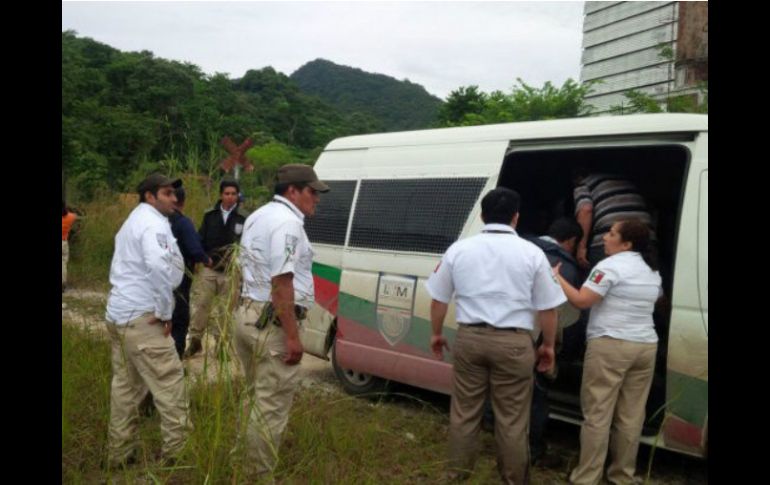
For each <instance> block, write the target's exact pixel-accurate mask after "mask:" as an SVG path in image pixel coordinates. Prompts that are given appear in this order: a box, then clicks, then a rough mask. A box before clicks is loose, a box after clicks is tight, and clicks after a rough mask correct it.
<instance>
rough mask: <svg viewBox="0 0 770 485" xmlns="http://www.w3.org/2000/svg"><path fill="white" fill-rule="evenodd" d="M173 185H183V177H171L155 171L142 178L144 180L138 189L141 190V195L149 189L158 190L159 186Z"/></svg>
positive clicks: (176, 186)
mask: <svg viewBox="0 0 770 485" xmlns="http://www.w3.org/2000/svg"><path fill="white" fill-rule="evenodd" d="M167 186H171V187H173V188H175V189H176V188H178V187H181V186H182V179H171V178H168V177H166V176H165V175H163V174H160V173H153V174H151V175H148V176H147V178H145V179H144V180H142V182H141V183H140V184H139V187H137V189H136V191H137V192H139V195H142V194H143V193H145V192H147V191H148V190H149V191H151V192H152V191H153V190H156V189H157V188H159V187H167Z"/></svg>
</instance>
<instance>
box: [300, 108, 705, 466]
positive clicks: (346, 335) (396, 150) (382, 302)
mask: <svg viewBox="0 0 770 485" xmlns="http://www.w3.org/2000/svg"><path fill="white" fill-rule="evenodd" d="M578 167H582V168H584V169H588V170H594V171H603V172H611V173H617V174H622V175H624V176H626V177H627V178H629V179H630V180H632V181H633V182H635V184H636V185H637V187H638V188H639V189H640V191H641V192H642V194H643V195H644V197H645V199H646V200H647V202H648V204H649V206H650V209H651V213H652V215H653V219H654V223H655V225H656V231H657V234H658V251H659V259H660V273H661V275H662V277H663V289H664V292H665V294H666V296H668V297H669V298H670V300H671V302H672V306H671V311H670V314H666V315H662V316H659V317H658V318H657V319H656V326H657V332H658V335H659V337H660V345H659V358H658V362H657V368H656V374H655V379H654V383H653V388H652V391H651V392H650V398H649V401H648V407H647V416H648V420H647V422H646V424H645V429H644V432H643V438H642V439H643V441H644V442H646V443H649V444H653V443H655V444H656V445H657V446H662V447H665V448H668V449H672V450H676V451H680V452H683V453H687V454H691V455H696V456H704V455H705V450H706V443H707V436H708V116H707V115H690V114H648V115H631V116H616V117H591V118H580V119H567V120H553V121H537V122H525V123H509V124H500V125H487V126H477V127H461V128H445V129H433V130H421V131H410V132H402V133H386V134H377V135H362V136H352V137H346V138H339V139H336V140H334V141H332V142H331V143H329V145H328V146H327V147H326V149H325V150H324V151H323V153H322V154H321V155H320V157H319V158H318V161H317V162H316V164H315V170H316V172H317V173H318V176H319V177H320V178H321V179H322V180H324V181H325V182H326V183H327V184H329V186H330V187H331V189H332V190H331V192H329V193H327V194H324V195H323V196H322V198H321V202H320V204H319V206H318V208H317V211H316V216H315V217H314V218H312V219H309V220H308V222H307V224H306V226H307V232H308V235H309V237H310V240H311V242H312V243H313V247H314V249H315V253H316V254H315V258H314V259H315V263H314V265H313V273H314V279H315V288H316V301H317V305H316V307H315V309H314V310H313V312H314V313H315V315H313V318H325V319H333V320H334V322H335V325H336V338H335V339H334V340H333V342H331V341H330V342H329V345H330V346H332V347H333V351H332V362H333V365H334V368H335V372H336V373H337V375H338V377H339V378H340V380H341V382H342V385H343V386H344V387H345V389H346V390H348V392H351V393H353V394H362V393H370V392H374V391H379V390H382V389H383V388H384V387H383V386H384V385H385V384H386V383H387V382H388V381H398V382H403V383H406V384H410V385H413V386H418V387H422V388H426V389H431V390H434V391H438V392H443V393H446V394H449V393H450V392H451V374H452V370H451V365H452V354H451V353H445V360H444V361H438V360H435V359H434V358H433V356H432V354H431V352H430V349H429V347H428V344H429V337H430V297H429V295H428V293H427V292H426V290H425V288H424V283H425V279H426V278H427V277H428V276H429V275H430V274H431V272H432V271H433V269H434V268H435V267H436V265H437V263H438V262H439V260H440V258H441V255H442V254H443V253H444V251H445V250H446V249H447V248H448V247H449V245H450V244H452V243H453V242H454V241H456V240H457V239H461V238H464V237H468V236H470V235H473V234H476V233H478V232H479V231H480V230H481V227H482V221H481V218H480V199H481V197H482V196H483V195H484V194H485V193H486V192H487V191H489V190H491V189H493V188H495V187H497V186H505V187H509V188H512V189H514V190H516V191H517V192H518V193H519V194H520V195H521V199H522V203H521V211H520V212H521V216H520V219H519V225H518V227H517V231H518V232H519V234H522V235H525V234H531V235H541V234H543V233H545V230H546V228H547V227H548V225H549V223H550V222H551V221H553V220H554V219H555V218H557V217H559V216H562V215H568V216H571V215H573V213H574V202H573V196H572V194H573V190H572V189H573V186H572V177H571V174H572V173H573V171H574V170H575V169H576V168H578ZM327 321H328V320H327ZM570 328H575V330H574V332H577V333H576V334H575V335H573V337H572V338H573V343H574V342H577V344H576V345H573V346H572V350H571V355H566V356H560V358H559V359H560V360H559V366H560V371H559V378H558V379H557V380H556V382H555V383H554V388H553V390H552V392H551V393H550V397H551V406H552V407H551V411H552V412H551V416H552V417H553V418H556V419H561V420H565V421H569V422H573V423H580V422H581V419H582V416H581V413H580V400H579V388H580V378H581V372H582V357H583V355H582V354H583V352H584V351H585V338H584V332H585V328H584V327H583V329H582V331H583V334H582V335H580V333H579V332H580V328H579V326H573V327H570ZM456 329H457V324H456V322H455V319H454V308H453V306H450V309H449V313H448V315H447V319H446V322H445V325H444V335H445V336H447V337H448V338H449V339H450V346H451V339H452V338H453V337H454V332H455V331H456ZM566 339H567V336H566V335H565V340H566ZM565 350H566V346H565ZM568 354H569V352H568ZM663 410H665V412H662V411H663Z"/></svg>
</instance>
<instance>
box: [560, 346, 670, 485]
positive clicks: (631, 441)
mask: <svg viewBox="0 0 770 485" xmlns="http://www.w3.org/2000/svg"><path fill="white" fill-rule="evenodd" d="M657 347H658V344H657V343H652V344H646V343H638V342H630V341H627V340H618V339H614V338H610V337H599V338H593V339H589V340H588V344H587V346H586V355H585V363H584V365H583V382H582V384H581V387H580V404H581V407H582V408H583V418H584V421H583V426H582V428H581V430H580V461H579V462H578V465H577V467H576V468H575V469H574V470H573V471H572V473H571V475H570V481H571V483H574V484H592V485H593V484H596V483H599V481H600V480H601V478H602V471H603V469H604V461H605V459H606V457H607V449H608V448H609V451H610V455H611V458H612V462H611V464H610V466H609V468H608V469H607V478H608V480H610V481H611V482H612V483H614V484H627V483H633V477H634V473H635V471H636V454H637V451H638V450H639V437H640V436H641V433H642V426H643V425H644V417H645V416H644V414H645V405H646V403H647V395H648V394H649V393H650V386H651V385H652V377H653V372H654V370H655V353H656V350H657ZM610 427H611V428H612V431H611V432H610Z"/></svg>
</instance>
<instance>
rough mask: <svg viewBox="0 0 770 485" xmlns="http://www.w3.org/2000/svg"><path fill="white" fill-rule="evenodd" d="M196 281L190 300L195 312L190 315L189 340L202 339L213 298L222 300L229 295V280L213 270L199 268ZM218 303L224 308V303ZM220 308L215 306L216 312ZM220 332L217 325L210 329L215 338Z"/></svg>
mask: <svg viewBox="0 0 770 485" xmlns="http://www.w3.org/2000/svg"><path fill="white" fill-rule="evenodd" d="M197 280H198V281H197V283H196V287H195V291H194V296H193V298H192V301H193V303H194V304H195V310H194V312H193V315H192V320H191V321H190V330H189V335H190V337H191V338H192V337H195V338H197V339H201V338H203V334H204V333H205V332H206V327H207V326H208V323H209V313H211V304H212V302H213V301H214V297H215V296H216V297H220V298H222V299H224V298H225V297H226V295H228V294H229V290H230V285H229V283H230V278H228V277H227V276H226V275H225V273H223V272H222V273H221V272H219V271H214V270H213V269H211V268H207V267H205V266H204V267H203V268H201V271H200V273H198V276H197ZM220 303H222V305H225V307H226V305H227V303H226V302H224V301H221V302H220ZM221 308H223V307H222V306H220V305H217V310H220V309H221ZM215 314H217V315H218V314H220V312H218V311H217V312H215ZM220 320H222V319H220ZM220 330H221V329H220V328H219V326H218V325H212V327H211V333H212V335H214V336H216V337H217V338H218V337H219V335H220V333H221V331H220Z"/></svg>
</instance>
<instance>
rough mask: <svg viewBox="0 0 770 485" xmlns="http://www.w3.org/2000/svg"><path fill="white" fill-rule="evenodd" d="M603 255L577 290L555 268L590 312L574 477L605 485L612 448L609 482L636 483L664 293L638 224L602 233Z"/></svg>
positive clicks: (581, 481) (564, 284)
mask: <svg viewBox="0 0 770 485" xmlns="http://www.w3.org/2000/svg"><path fill="white" fill-rule="evenodd" d="M604 250H605V253H606V254H607V258H606V259H604V260H602V261H600V262H599V263H598V264H597V265H596V266H595V267H594V269H593V270H592V271H591V274H590V275H589V277H588V279H587V280H586V281H585V283H583V286H582V287H581V288H580V289H579V290H578V289H576V288H575V287H573V286H572V285H570V284H569V283H568V282H567V281H566V280H565V279H564V278H563V277H562V276H561V275H560V274H559V265H557V266H556V268H555V270H554V273H555V275H556V277H557V279H558V280H559V283H560V284H561V286H562V289H563V290H564V293H565V294H566V295H567V299H568V300H569V302H570V303H572V304H573V305H575V306H576V307H578V308H580V309H587V308H591V313H590V317H589V320H588V327H587V329H586V339H587V343H586V354H585V362H584V364H583V381H582V384H581V388H580V404H581V407H582V410H583V417H584V421H583V426H582V428H581V431H580V461H579V462H578V465H577V467H575V469H574V470H572V473H571V474H570V478H569V479H570V483H573V484H591V485H594V484H597V483H599V481H600V480H601V478H602V472H603V469H604V462H605V459H606V456H607V450H608V448H609V451H610V455H611V463H610V466H609V468H608V469H607V478H608V480H609V481H610V483H613V484H627V483H633V480H634V473H635V471H636V455H637V451H638V449H639V438H640V436H641V432H642V426H643V424H644V419H645V404H646V402H647V396H648V395H649V392H650V386H651V385H652V377H653V373H654V370H655V354H656V351H657V347H658V335H657V334H656V333H655V327H654V325H653V320H652V313H653V311H654V309H655V302H656V301H657V299H658V298H659V297H660V296H661V295H662V289H661V278H660V275H659V274H658V272H657V271H656V265H655V262H654V261H653V259H652V254H651V246H650V230H649V228H648V227H647V225H646V224H645V223H643V222H642V221H640V220H638V219H630V220H624V221H618V222H616V223H615V224H613V225H612V228H611V229H610V231H609V232H608V233H606V234H605V235H604ZM610 429H611V432H610Z"/></svg>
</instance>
